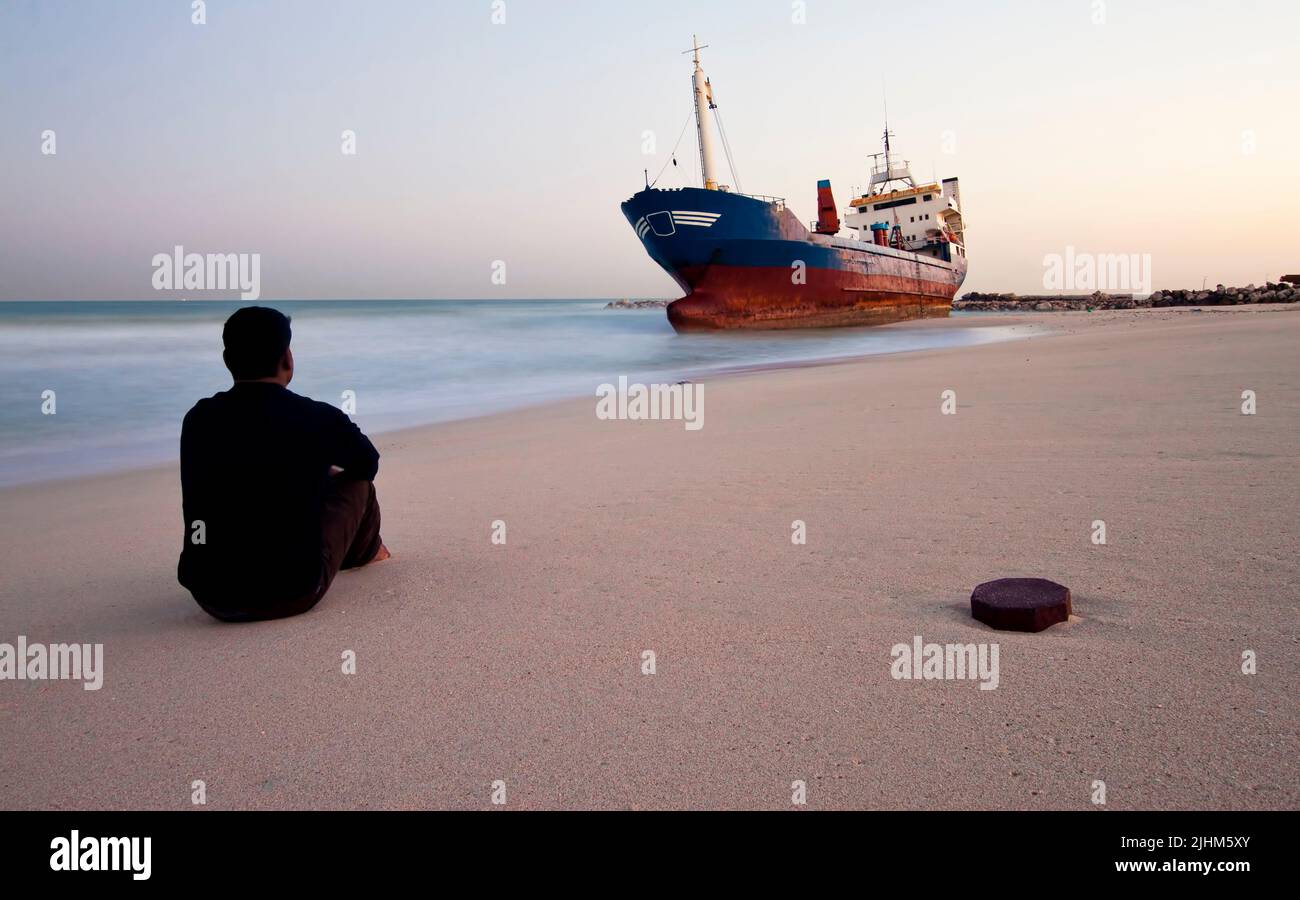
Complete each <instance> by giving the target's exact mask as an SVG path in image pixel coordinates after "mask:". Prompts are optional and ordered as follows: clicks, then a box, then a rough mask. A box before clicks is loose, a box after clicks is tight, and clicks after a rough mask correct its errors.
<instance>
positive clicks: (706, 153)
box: [682, 35, 718, 191]
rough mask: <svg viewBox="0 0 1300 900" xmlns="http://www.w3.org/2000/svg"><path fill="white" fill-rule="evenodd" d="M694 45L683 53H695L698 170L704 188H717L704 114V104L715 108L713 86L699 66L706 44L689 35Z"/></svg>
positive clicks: (694, 82)
mask: <svg viewBox="0 0 1300 900" xmlns="http://www.w3.org/2000/svg"><path fill="white" fill-rule="evenodd" d="M691 38H692V43H693V44H694V47H692V49H690V50H684V51H682V52H683V53H694V54H695V74H694V75H693V76H692V78H691V84H692V93H693V94H694V96H695V132H696V134H697V135H698V136H699V142H700V172H701V174H702V175H703V177H704V188H705V190H709V191H716V190H717V189H718V178H717V170H716V169H715V168H714V163H713V132H712V131H711V130H710V129H709V123H708V120H707V119H706V117H705V115H704V109H705V104H706V103H707V104H708V108H709V109H717V106H716V105H715V104H714V102H713V86H712V85H711V84H709V79H708V78H706V77H705V75H704V70H703V69H702V68H700V51H701V50H703V49H704V48H705V47H707V46H709V45H708V44H704V45H703V46H701V45H700V39H699V38H698V37H696V36H695V35H692V36H691Z"/></svg>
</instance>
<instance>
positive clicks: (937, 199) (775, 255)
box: [622, 40, 966, 331]
mask: <svg viewBox="0 0 1300 900" xmlns="http://www.w3.org/2000/svg"><path fill="white" fill-rule="evenodd" d="M701 49H703V48H702V47H701V46H700V44H699V41H698V40H697V41H695V46H694V48H693V50H690V51H687V52H688V53H694V61H695V71H694V75H693V78H692V85H693V93H694V100H695V126H696V133H697V137H698V144H699V154H700V172H701V178H702V180H703V186H702V187H687V188H676V189H661V188H657V187H654V186H653V185H652V184H649V183H648V182H649V179H647V185H646V188H645V189H644V190H642V191H640V192H638V193H637V194H636V195H634V196H633V197H632V198H631V199H629V200H627V201H626V202H624V203H623V206H622V209H623V214H624V215H625V216H626V217H627V220H628V222H629V223H630V224H631V225H632V228H633V229H634V230H635V232H636V235H637V237H638V238H640V240H641V242H642V244H643V245H644V246H645V248H646V252H647V253H649V254H650V258H651V259H653V260H654V261H655V262H657V263H658V264H659V265H660V266H662V267H663V269H664V270H665V271H666V272H667V273H668V274H669V275H671V276H672V277H673V279H674V280H675V281H676V282H677V283H678V285H680V286H681V288H682V290H683V291H685V293H686V296H684V297H682V298H681V299H680V300H676V301H674V302H673V303H671V304H669V305H668V319H669V321H670V322H672V324H673V327H674V328H676V329H677V330H678V331H684V330H690V329H697V328H698V329H710V328H801V327H826V326H838V325H882V324H886V323H889V322H897V321H900V320H903V319H913V318H922V317H926V316H946V315H947V314H948V312H949V311H950V309H951V308H952V298H953V296H954V295H955V294H956V293H957V290H958V288H960V287H961V283H962V281H963V279H964V278H965V277H966V241H965V231H964V227H963V223H962V213H961V193H960V191H959V189H958V182H957V179H956V178H945V179H944V180H943V181H942V182H934V183H918V182H917V181H916V179H914V178H913V177H912V173H911V171H910V170H909V169H908V164H907V162H906V161H905V160H901V159H898V158H897V157H896V156H895V154H894V151H893V148H892V147H891V145H890V138H891V137H892V135H891V134H890V131H889V126H888V124H886V126H885V132H884V151H883V152H882V153H877V154H873V156H872V157H871V158H872V160H873V163H872V169H871V180H870V182H869V184H868V189H867V192H866V193H864V194H862V195H861V196H859V197H855V198H854V199H853V201H852V202H851V203H850V204H849V209H848V210H847V211H846V213H845V216H844V220H843V222H842V223H841V220H840V216H839V213H838V211H837V208H836V205H835V200H834V198H833V195H832V193H831V185H830V182H829V181H827V180H822V181H819V182H818V183H817V220H816V221H814V222H811V223H810V224H809V225H807V226H805V225H804V224H803V223H802V222H801V221H800V220H799V218H798V217H797V216H796V215H795V214H794V213H793V212H791V211H790V209H789V208H788V207H787V206H786V202H785V200H784V199H783V198H780V197H766V196H761V195H754V194H745V193H741V192H740V191H738V190H734V189H733V188H732V187H731V186H729V185H725V184H720V183H719V181H718V169H717V166H716V163H715V161H714V153H713V131H712V123H711V122H710V121H709V118H710V114H716V110H717V106H716V104H715V103H714V100H713V87H712V84H711V83H710V82H709V79H708V78H707V77H706V76H705V74H704V70H703V68H702V67H701V65H700V50H701ZM720 133H721V134H722V137H723V146H724V149H726V150H727V155H728V157H730V149H729V147H727V144H726V134H725V132H720ZM731 168H732V173H733V174H732V178H733V180H734V178H735V175H734V172H735V167H734V165H733V166H732V167H731ZM841 226H843V227H846V228H848V229H849V230H850V232H852V234H851V236H846V237H840V236H839V234H840V231H841Z"/></svg>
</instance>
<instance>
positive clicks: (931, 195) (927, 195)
mask: <svg viewBox="0 0 1300 900" xmlns="http://www.w3.org/2000/svg"><path fill="white" fill-rule="evenodd" d="M933 196H934V195H933V194H926V195H925V196H924V197H922V198H921V199H923V200H929V199H930V198H931V197H933Z"/></svg>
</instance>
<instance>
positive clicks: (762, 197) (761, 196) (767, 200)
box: [731, 191, 785, 206]
mask: <svg viewBox="0 0 1300 900" xmlns="http://www.w3.org/2000/svg"><path fill="white" fill-rule="evenodd" d="M731 193H733V194H736V195H737V196H739V197H748V198H749V199H751V200H762V201H763V202H764V203H776V204H778V205H779V206H785V198H784V197H772V196H769V195H767V194H746V193H743V192H741V191H732V192H731Z"/></svg>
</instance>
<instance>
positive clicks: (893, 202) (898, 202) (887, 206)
mask: <svg viewBox="0 0 1300 900" xmlns="http://www.w3.org/2000/svg"><path fill="white" fill-rule="evenodd" d="M915 202H916V198H915V197H907V198H905V199H903V200H890V201H889V202H888V203H877V204H876V205H875V206H873V207H871V208H872V209H892V208H893V207H895V206H907V205H909V204H912V203H915Z"/></svg>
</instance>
